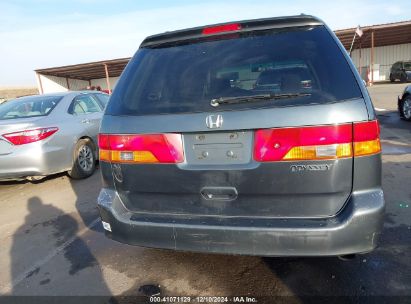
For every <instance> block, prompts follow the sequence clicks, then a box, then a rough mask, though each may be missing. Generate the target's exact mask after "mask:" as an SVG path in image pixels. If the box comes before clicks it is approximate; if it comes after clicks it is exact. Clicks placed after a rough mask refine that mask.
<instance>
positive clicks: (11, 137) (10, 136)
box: [3, 127, 59, 146]
mask: <svg viewBox="0 0 411 304" xmlns="http://www.w3.org/2000/svg"><path fill="white" fill-rule="evenodd" d="M58 130H59V129H58V128H57V127H48V128H39V129H32V130H24V131H19V132H13V133H7V134H3V137H4V138H5V139H7V140H8V141H9V142H11V143H12V144H13V145H15V146H19V145H25V144H29V143H33V142H36V141H40V140H43V139H46V138H48V137H50V136H51V135H53V134H54V133H56V132H57V131H58Z"/></svg>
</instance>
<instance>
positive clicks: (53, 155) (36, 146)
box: [0, 142, 67, 181]
mask: <svg viewBox="0 0 411 304" xmlns="http://www.w3.org/2000/svg"><path fill="white" fill-rule="evenodd" d="M65 153H66V149H65V148H63V147H57V146H52V145H48V144H47V143H44V142H36V143H31V144H27V145H22V146H18V147H17V148H15V149H14V150H13V152H12V153H9V154H3V155H0V181H1V180H13V179H16V180H17V179H23V178H25V177H27V176H40V175H49V174H52V173H57V172H61V171H65V170H67V168H66V166H67V165H66V164H65V163H66V161H65V159H66V154H65Z"/></svg>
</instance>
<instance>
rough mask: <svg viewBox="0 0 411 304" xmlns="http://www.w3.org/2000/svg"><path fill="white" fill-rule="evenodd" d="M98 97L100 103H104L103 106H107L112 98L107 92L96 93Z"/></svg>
mask: <svg viewBox="0 0 411 304" xmlns="http://www.w3.org/2000/svg"><path fill="white" fill-rule="evenodd" d="M95 96H96V97H97V99H98V100H99V101H100V104H101V105H102V107H103V108H106V105H107V102H108V100H109V98H110V96H109V95H107V94H95Z"/></svg>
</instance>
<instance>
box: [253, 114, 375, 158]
mask: <svg viewBox="0 0 411 304" xmlns="http://www.w3.org/2000/svg"><path fill="white" fill-rule="evenodd" d="M380 151H381V145H380V140H379V126H378V122H377V121H369V122H359V123H354V124H342V125H332V126H314V127H300V128H277V129H264V130H258V131H256V132H255V145H254V159H255V160H256V161H259V162H268V161H289V160H321V159H338V158H345V157H352V156H362V155H371V154H376V153H379V152H380Z"/></svg>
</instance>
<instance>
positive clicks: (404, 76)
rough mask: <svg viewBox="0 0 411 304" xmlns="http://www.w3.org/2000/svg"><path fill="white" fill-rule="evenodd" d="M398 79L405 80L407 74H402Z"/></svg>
mask: <svg viewBox="0 0 411 304" xmlns="http://www.w3.org/2000/svg"><path fill="white" fill-rule="evenodd" d="M400 79H401V82H407V75H405V74H402V75H401V77H400Z"/></svg>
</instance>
